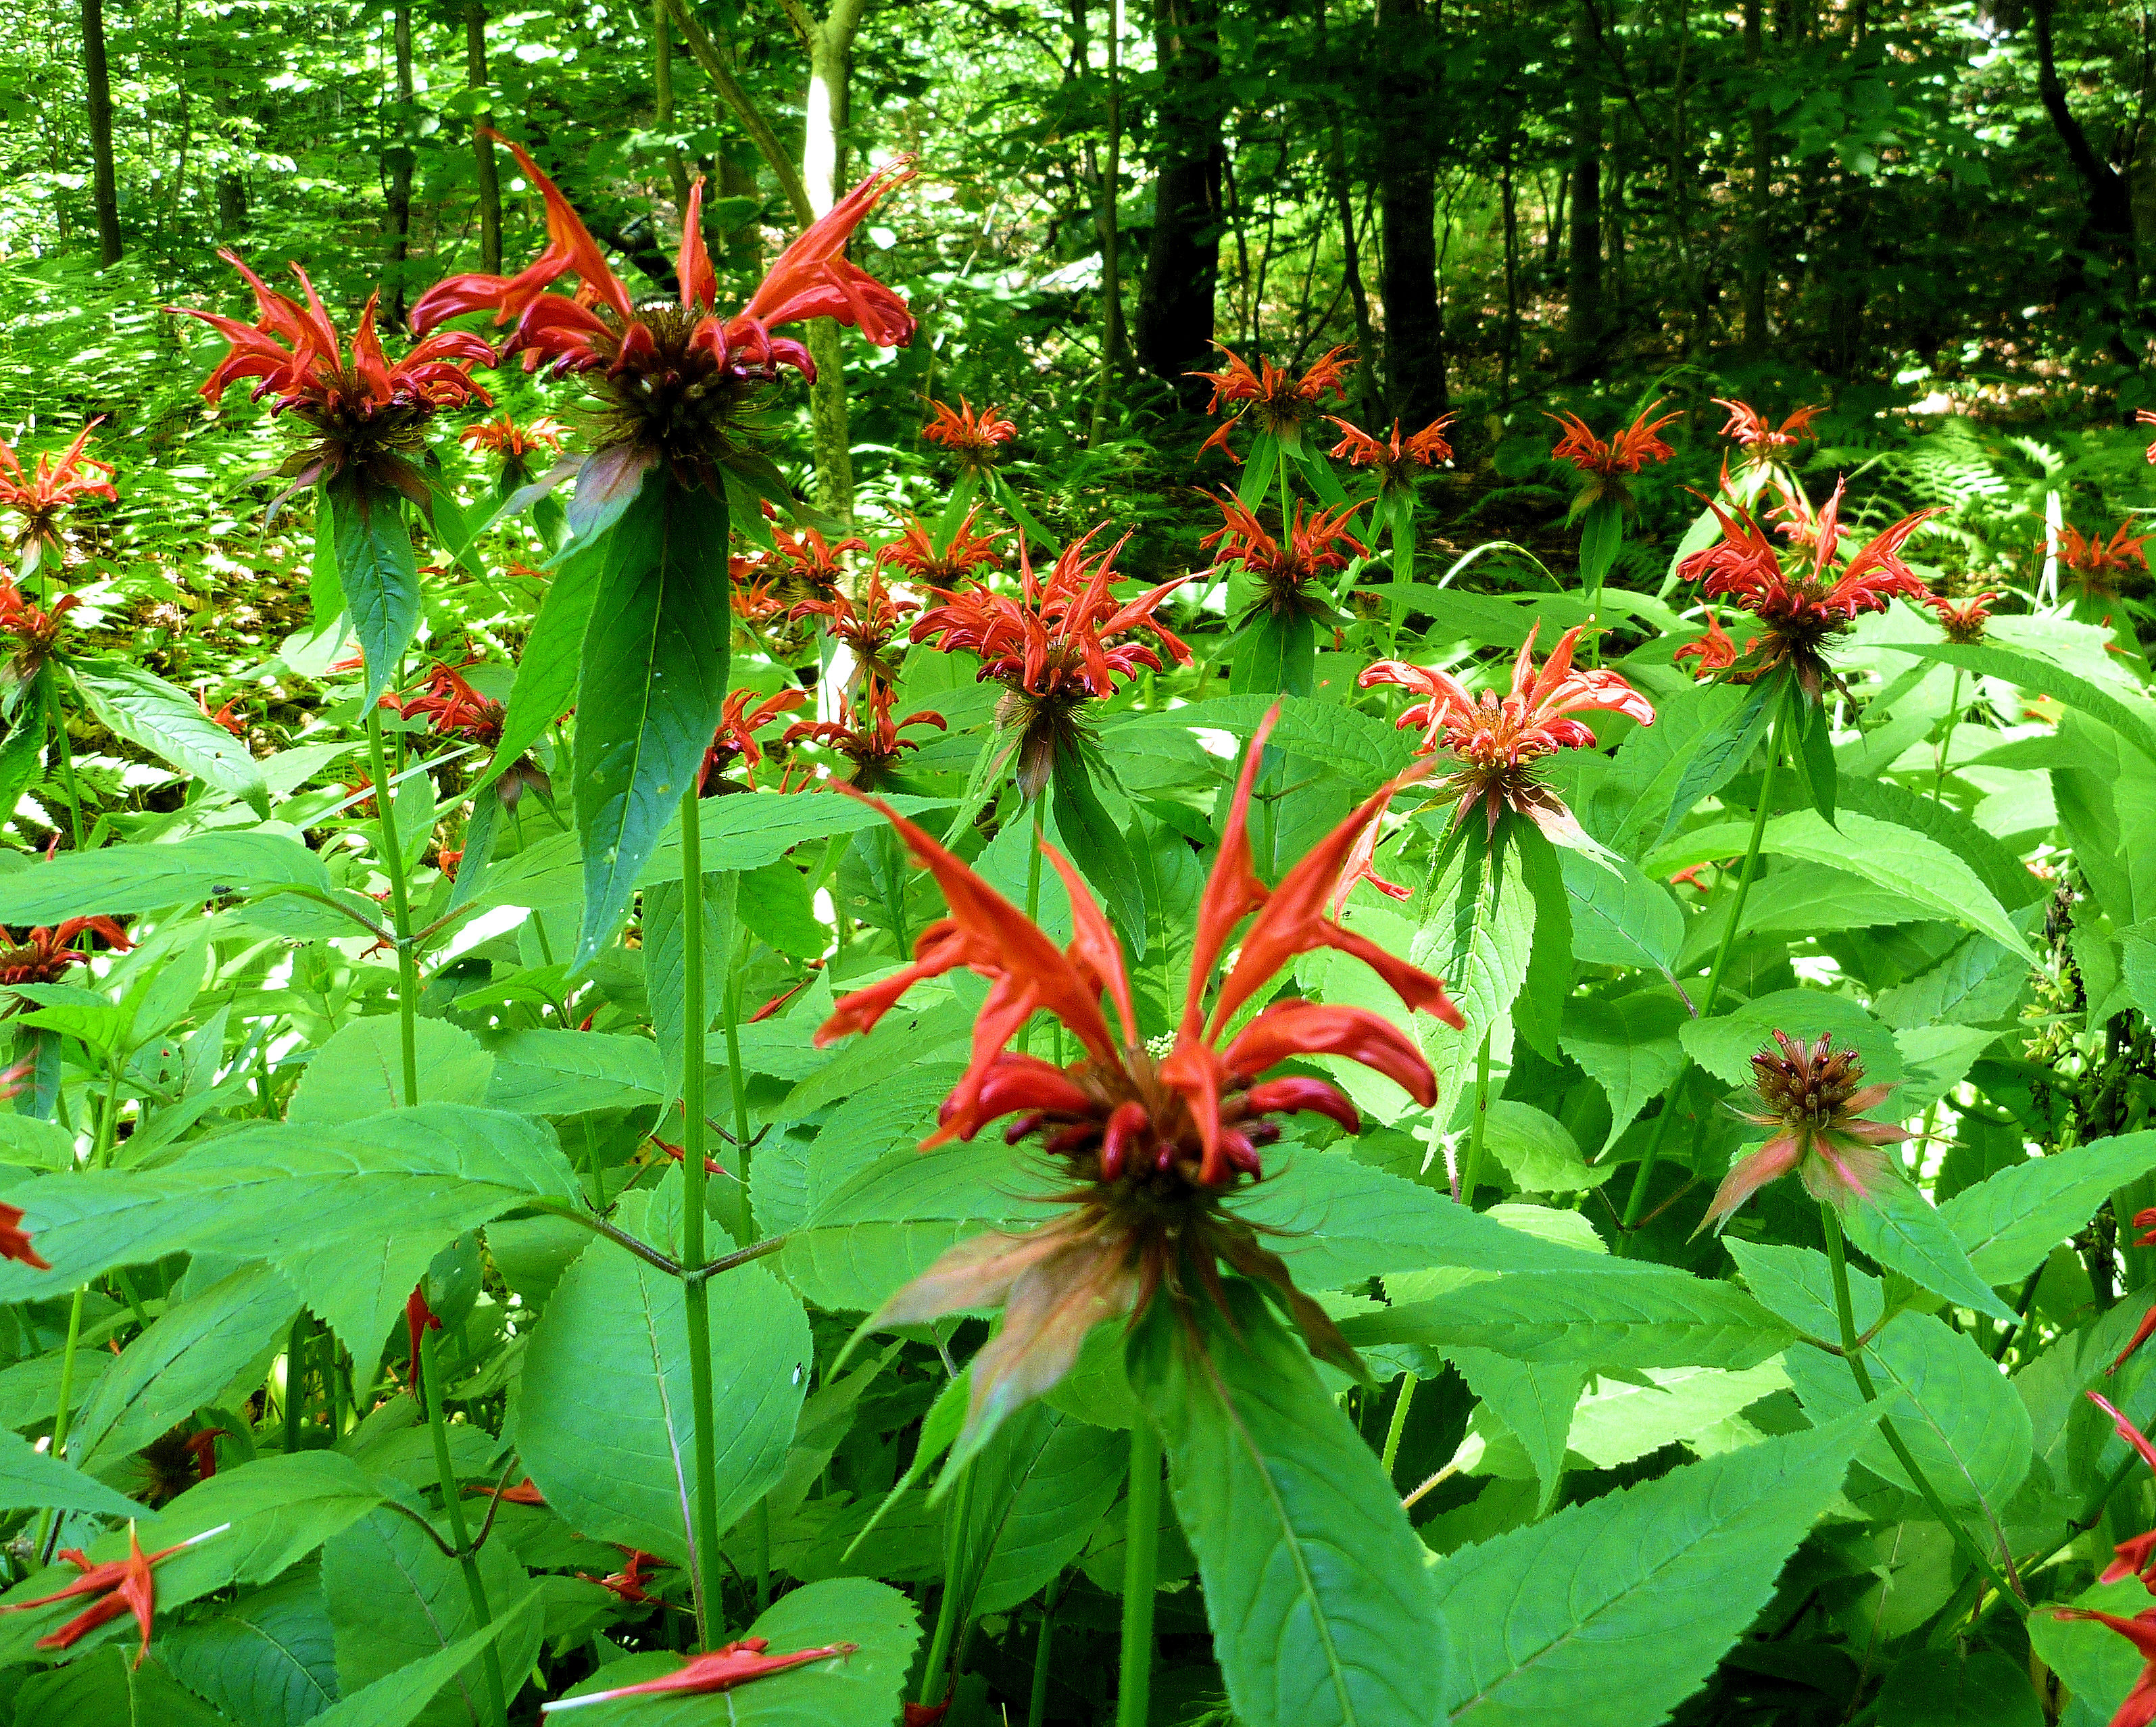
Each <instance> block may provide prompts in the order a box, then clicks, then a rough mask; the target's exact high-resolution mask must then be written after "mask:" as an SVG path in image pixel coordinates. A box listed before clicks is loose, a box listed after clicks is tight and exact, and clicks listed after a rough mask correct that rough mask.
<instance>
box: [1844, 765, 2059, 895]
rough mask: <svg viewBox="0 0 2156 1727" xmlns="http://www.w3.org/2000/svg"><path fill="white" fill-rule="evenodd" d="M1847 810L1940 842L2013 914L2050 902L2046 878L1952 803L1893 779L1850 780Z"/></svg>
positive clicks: (1847, 784)
mask: <svg viewBox="0 0 2156 1727" xmlns="http://www.w3.org/2000/svg"><path fill="white" fill-rule="evenodd" d="M1841 801H1842V804H1843V805H1844V806H1845V808H1847V809H1851V810H1856V812H1857V813H1858V814H1860V815H1869V816H1871V817H1872V818H1874V819H1875V820H1879V821H1889V822H1892V823H1893V824H1894V825H1895V826H1897V827H1902V828H1907V829H1909V830H1912V832H1915V833H1919V834H1922V835H1925V836H1926V837H1928V838H1929V839H1933V840H1938V842H1939V844H1940V845H1942V846H1945V847H1946V848H1947V850H1948V851H1951V852H1953V855H1954V856H1957V857H1958V858H1959V859H1960V860H1961V861H1963V863H1965V864H1967V865H1968V866H1969V868H1971V869H1972V870H1974V871H1976V873H1977V875H1978V876H1979V878H1980V879H1981V880H1982V881H1983V882H1984V886H1985V887H1987V888H1989V890H1990V891H1991V893H1992V896H1993V897H1994V898H1995V899H1997V900H1998V902H1999V904H2000V905H2002V906H2004V907H2006V909H2007V910H2008V911H2010V912H2013V911H2018V910H2020V908H2021V907H2024V906H2030V905H2034V904H2035V902H2037V901H2038V900H2040V899H2041V898H2042V897H2044V894H2045V892H2046V889H2045V887H2044V883H2043V881H2042V879H2041V878H2040V877H2039V876H2036V875H2035V874H2034V873H2032V872H2031V871H2030V868H2029V866H2028V865H2026V864H2025V863H2024V862H2022V861H2021V860H2020V858H2019V857H2017V856H2015V854H2014V853H2013V852H2012V851H2010V850H2009V849H2008V848H2007V847H2006V846H2005V845H2003V844H2002V843H2001V842H2000V841H1999V840H1997V839H1996V838H1994V836H1993V835H1990V834H1988V833H1986V832H1985V831H1984V830H1983V829H1982V828H1980V827H1979V826H1978V825H1976V824H1975V823H1974V822H1973V821H1971V820H1969V818H1968V817H1967V816H1966V815H1963V814H1962V813H1961V811H1960V810H1957V809H1955V808H1954V807H1953V805H1952V804H1942V803H1940V802H1938V800H1937V799H1933V798H1928V797H1925V796H1923V795H1922V794H1920V793H1917V792H1912V791H1911V790H1910V789H1908V788H1907V786H1904V785H1897V784H1895V783H1894V782H1893V781H1892V780H1891V779H1847V780H1845V781H1844V782H1843V783H1842V786H1841Z"/></svg>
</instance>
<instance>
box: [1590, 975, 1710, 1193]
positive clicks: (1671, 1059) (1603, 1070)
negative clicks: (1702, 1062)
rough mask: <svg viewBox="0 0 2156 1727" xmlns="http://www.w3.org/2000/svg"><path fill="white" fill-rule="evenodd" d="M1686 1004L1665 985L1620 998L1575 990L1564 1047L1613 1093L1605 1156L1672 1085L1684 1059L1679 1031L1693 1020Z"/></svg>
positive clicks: (1606, 1092) (1604, 1089) (1604, 1140)
mask: <svg viewBox="0 0 2156 1727" xmlns="http://www.w3.org/2000/svg"><path fill="white" fill-rule="evenodd" d="M1689 1017H1690V1016H1689V1015H1686V1012H1685V1010H1684V1005H1683V1004H1682V1003H1681V1002H1680V1001H1678V1000H1677V999H1676V997H1675V996H1673V995H1665V994H1663V993H1662V992H1661V991H1660V990H1640V991H1638V992H1636V993H1635V994H1633V995H1620V996H1619V997H1618V998H1617V999H1616V1000H1614V1001H1610V1000H1601V999H1599V998H1597V997H1594V996H1589V995H1575V996H1573V998H1572V1000H1569V1001H1568V1002H1566V1003H1565V1005H1564V1030H1563V1034H1562V1036H1560V1037H1559V1038H1558V1047H1559V1048H1561V1049H1562V1050H1563V1051H1564V1053H1565V1054H1566V1055H1568V1056H1571V1057H1572V1059H1573V1061H1577V1062H1578V1063H1579V1065H1580V1067H1581V1069H1582V1070H1583V1071H1584V1072H1585V1073H1586V1075H1587V1077H1589V1079H1591V1080H1593V1081H1594V1082H1595V1084H1597V1085H1599V1086H1600V1087H1602V1089H1603V1092H1604V1094H1605V1095H1606V1096H1607V1097H1609V1133H1607V1134H1606V1135H1604V1138H1603V1142H1602V1147H1601V1150H1599V1151H1597V1152H1596V1153H1595V1155H1596V1156H1597V1157H1599V1156H1601V1155H1602V1153H1603V1152H1604V1151H1607V1150H1608V1149H1609V1148H1610V1147H1611V1146H1612V1145H1614V1144H1616V1143H1617V1141H1618V1140H1619V1139H1620V1138H1623V1137H1624V1133H1625V1128H1629V1127H1630V1126H1631V1124H1632V1122H1633V1118H1635V1117H1636V1116H1637V1115H1638V1114H1639V1113H1640V1111H1641V1110H1642V1109H1644V1108H1646V1107H1647V1103H1648V1100H1649V1099H1650V1098H1654V1097H1660V1096H1661V1094H1662V1093H1663V1092H1665V1091H1666V1090H1667V1089H1668V1088H1669V1084H1670V1082H1671V1080H1673V1079H1675V1078H1676V1077H1677V1070H1678V1069H1679V1068H1680V1067H1682V1066H1683V1065H1684V1051H1683V1048H1682V1046H1681V1045H1680V1044H1679V1043H1678V1041H1677V1031H1678V1028H1679V1027H1680V1026H1681V1025H1686V1024H1687V1023H1689Z"/></svg>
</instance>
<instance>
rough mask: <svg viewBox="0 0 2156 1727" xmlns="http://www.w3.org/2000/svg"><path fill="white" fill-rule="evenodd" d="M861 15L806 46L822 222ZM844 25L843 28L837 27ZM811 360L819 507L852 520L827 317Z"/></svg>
mask: <svg viewBox="0 0 2156 1727" xmlns="http://www.w3.org/2000/svg"><path fill="white" fill-rule="evenodd" d="M859 23H860V8H859V7H858V6H855V7H852V8H849V9H848V11H847V13H846V14H845V15H844V17H843V18H842V17H841V16H840V14H839V12H838V10H837V9H836V8H834V12H833V15H832V17H830V18H827V19H826V20H825V21H824V23H823V24H822V25H820V26H819V27H818V28H817V29H816V31H815V33H814V35H813V36H812V37H811V38H810V39H809V44H808V100H807V102H806V103H805V104H804V105H803V121H804V124H803V129H802V140H801V177H802V180H803V182H805V183H806V184H807V186H808V203H809V207H810V208H812V209H814V212H815V213H816V214H818V215H819V216H821V215H823V214H824V213H825V212H826V211H828V210H829V208H831V206H832V205H833V204H834V203H837V202H838V200H839V184H840V182H841V179H842V178H843V176H844V165H843V162H842V152H844V131H845V125H846V97H847V92H848V86H849V83H850V79H851V75H852V70H853V66H852V60H853V39H854V31H855V28H858V27H859ZM842 24H843V25H844V28H843V29H842V28H840V26H841V25H842ZM808 354H809V357H810V358H811V359H813V360H814V361H815V362H816V381H815V383H813V384H811V385H809V387H808V429H809V436H810V441H811V443H812V445H813V446H814V451H815V459H816V501H817V502H818V503H819V504H820V505H822V506H824V509H826V510H828V511H830V512H831V513H832V514H833V515H834V516H838V517H843V518H844V519H846V520H848V521H850V520H852V518H853V514H854V458H853V437H852V432H851V429H850V426H849V424H848V423H847V417H846V374H845V354H844V350H843V349H842V348H841V347H840V346H839V326H838V324H837V323H836V321H834V320H832V319H830V318H812V319H810V320H809V321H808Z"/></svg>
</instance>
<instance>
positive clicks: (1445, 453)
mask: <svg viewBox="0 0 2156 1727" xmlns="http://www.w3.org/2000/svg"><path fill="white" fill-rule="evenodd" d="M1325 417H1326V418H1327V419H1329V420H1331V421H1332V424H1334V425H1336V426H1337V427H1339V428H1340V433H1341V437H1340V441H1339V442H1338V443H1337V444H1336V445H1333V446H1332V456H1333V460H1336V461H1337V460H1341V459H1342V458H1343V457H1344V458H1345V459H1346V460H1347V465H1348V466H1349V467H1351V468H1363V467H1368V468H1374V469H1375V470H1377V474H1378V491H1381V492H1394V491H1405V490H1407V489H1409V487H1411V486H1414V479H1415V470H1416V469H1417V468H1427V467H1431V466H1434V465H1435V464H1437V463H1439V462H1442V461H1450V460H1451V459H1452V445H1450V444H1449V443H1447V442H1446V441H1445V428H1446V427H1447V426H1449V425H1450V424H1452V422H1453V420H1454V419H1455V415H1452V414H1445V415H1443V416H1442V417H1440V418H1439V419H1434V420H1432V421H1431V422H1430V424H1428V425H1426V426H1424V428H1423V429H1421V430H1420V431H1419V432H1417V433H1416V434H1414V436H1413V437H1412V438H1409V439H1407V440H1406V441H1405V442H1402V441H1401V439H1400V423H1399V421H1398V420H1394V422H1393V435H1392V436H1391V437H1390V438H1389V439H1386V440H1384V441H1383V442H1382V443H1381V442H1380V441H1379V440H1378V439H1375V438H1373V437H1372V436H1371V435H1370V434H1368V432H1366V431H1363V429H1361V428H1360V427H1358V426H1353V425H1350V424H1348V423H1347V421H1346V420H1344V419H1339V418H1338V417H1337V416H1336V415H1333V414H1327V415H1326V416H1325Z"/></svg>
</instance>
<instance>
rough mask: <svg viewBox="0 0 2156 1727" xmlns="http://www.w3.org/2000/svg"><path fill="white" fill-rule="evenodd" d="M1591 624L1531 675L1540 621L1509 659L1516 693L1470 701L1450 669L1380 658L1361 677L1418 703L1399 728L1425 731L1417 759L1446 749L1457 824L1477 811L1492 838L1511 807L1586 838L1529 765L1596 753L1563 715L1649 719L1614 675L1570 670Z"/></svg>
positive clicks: (1564, 837) (1551, 830)
mask: <svg viewBox="0 0 2156 1727" xmlns="http://www.w3.org/2000/svg"><path fill="white" fill-rule="evenodd" d="M1586 627H1587V626H1586V625H1585V624H1579V625H1577V626H1575V627H1574V628H1573V629H1571V630H1567V631H1565V633H1564V635H1563V637H1562V638H1560V639H1559V640H1558V645H1557V646H1556V648H1555V649H1554V650H1552V652H1551V654H1550V656H1549V658H1548V660H1545V661H1544V662H1543V667H1542V670H1541V671H1537V670H1536V669H1535V660H1534V652H1535V635H1536V632H1537V630H1540V629H1541V628H1542V626H1541V625H1540V624H1536V625H1535V626H1534V627H1533V628H1532V629H1531V630H1528V631H1527V640H1525V641H1524V642H1522V644H1521V645H1520V652H1519V657H1518V658H1517V659H1516V660H1513V662H1512V692H1511V693H1510V694H1509V695H1507V696H1499V695H1498V694H1497V692H1496V691H1494V690H1485V691H1481V694H1479V695H1472V694H1470V693H1469V691H1468V690H1467V688H1466V686H1465V685H1463V684H1462V683H1460V681H1459V680H1458V679H1457V678H1455V677H1454V676H1452V674H1451V673H1450V672H1448V671H1439V670H1438V669H1437V668H1436V667H1435V666H1428V667H1425V666H1409V665H1408V664H1406V663H1405V662H1404V661H1402V660H1379V661H1378V663H1377V664H1376V665H1374V666H1370V667H1368V669H1367V670H1365V671H1363V676H1362V677H1361V678H1360V679H1359V680H1358V682H1360V683H1361V685H1362V686H1363V688H1364V689H1366V690H1367V689H1369V688H1370V687H1371V686H1373V685H1376V684H1401V685H1404V686H1406V687H1407V688H1409V689H1410V690H1413V691H1415V692H1416V693H1417V694H1419V696H1421V697H1422V698H1423V699H1422V700H1421V701H1419V702H1416V703H1415V704H1414V706H1413V707H1409V709H1408V711H1407V712H1405V713H1404V714H1402V715H1401V716H1400V717H1399V728H1400V729H1401V730H1402V731H1406V730H1408V729H1409V728H1410V727H1417V726H1419V727H1422V731H1423V738H1422V743H1420V744H1419V746H1417V752H1418V753H1419V754H1422V755H1425V756H1427V755H1430V754H1431V753H1434V752H1435V751H1436V750H1437V749H1438V748H1440V747H1442V748H1448V749H1450V751H1451V752H1452V756H1453V762H1454V766H1453V768H1452V771H1451V772H1450V774H1447V775H1446V777H1445V779H1444V780H1443V781H1441V782H1440V784H1441V786H1442V789H1444V790H1445V793H1447V794H1449V795H1451V796H1454V797H1456V798H1457V799H1459V800H1460V807H1459V809H1458V810H1457V812H1456V813H1455V820H1460V819H1464V818H1465V817H1466V814H1467V812H1468V811H1469V810H1471V809H1473V808H1474V807H1475V806H1476V804H1481V805H1482V807H1483V810H1484V811H1485V813H1486V815H1487V816H1488V818H1489V831H1490V832H1491V833H1493V834H1494V833H1495V832H1496V830H1497V818H1498V817H1499V816H1500V815H1503V814H1504V812H1505V811H1506V810H1516V811H1517V812H1518V813H1519V814H1520V815H1524V816H1525V817H1527V820H1529V821H1532V823H1534V824H1535V825H1536V826H1537V827H1538V828H1540V829H1541V830H1543V832H1544V833H1546V834H1548V835H1549V836H1550V838H1552V839H1553V840H1556V841H1558V844H1560V845H1563V846H1578V845H1580V844H1582V843H1584V840H1585V839H1586V835H1584V833H1583V832H1582V831H1581V830H1580V826H1579V824H1578V822H1577V821H1576V820H1573V815H1572V812H1571V811H1570V810H1568V809H1566V808H1565V807H1564V804H1563V801H1562V800H1561V799H1559V798H1558V795H1557V794H1556V793H1554V792H1553V791H1552V790H1550V789H1549V788H1548V786H1546V785H1543V784H1542V783H1541V782H1540V781H1539V780H1537V779H1536V778H1535V775H1534V764H1535V763H1537V761H1539V760H1540V759H1541V758H1543V757H1544V756H1547V755H1551V754H1553V753H1556V752H1557V751H1558V750H1560V749H1584V748H1592V747H1593V745H1594V732H1590V731H1589V730H1588V728H1587V727H1585V726H1584V725H1582V724H1581V723H1580V722H1578V720H1575V719H1572V718H1570V717H1568V716H1570V715H1572V714H1575V713H1589V712H1600V713H1625V714H1630V716H1631V717H1633V718H1634V719H1635V720H1637V721H1638V722H1640V724H1641V725H1643V726H1651V725H1652V724H1654V722H1655V710H1654V707H1653V706H1652V704H1650V702H1648V700H1647V698H1646V697H1645V696H1643V695H1641V694H1640V692H1639V691H1637V690H1635V689H1634V688H1633V687H1632V686H1631V685H1630V684H1628V683H1627V682H1625V679H1624V676H1623V675H1622V674H1621V673H1619V672H1614V671H1579V670H1578V669H1577V668H1576V667H1575V666H1573V663H1572V650H1573V644H1574V643H1575V642H1577V641H1578V640H1579V636H1580V632H1581V631H1582V630H1584V629H1585V628H1586Z"/></svg>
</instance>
